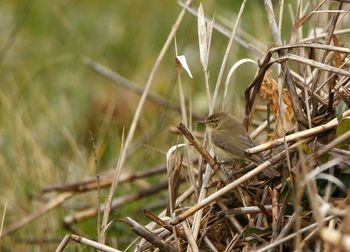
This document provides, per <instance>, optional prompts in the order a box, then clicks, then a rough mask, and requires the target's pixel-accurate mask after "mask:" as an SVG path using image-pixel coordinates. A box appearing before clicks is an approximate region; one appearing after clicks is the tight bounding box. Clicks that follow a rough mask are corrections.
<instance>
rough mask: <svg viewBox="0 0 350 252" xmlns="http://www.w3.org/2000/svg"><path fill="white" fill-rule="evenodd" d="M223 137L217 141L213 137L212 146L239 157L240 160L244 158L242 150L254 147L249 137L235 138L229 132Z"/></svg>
mask: <svg viewBox="0 0 350 252" xmlns="http://www.w3.org/2000/svg"><path fill="white" fill-rule="evenodd" d="M214 134H215V133H214ZM224 136H225V137H224V138H222V137H221V138H220V140H219V141H218V140H217V138H216V137H214V136H213V137H212V142H213V144H214V145H216V146H217V147H219V148H220V149H222V150H224V151H226V152H229V153H232V154H233V155H237V156H239V157H241V158H242V159H243V158H244V157H245V156H246V155H245V153H244V150H245V149H248V148H251V147H253V146H254V143H253V141H252V140H251V139H250V137H249V136H239V137H237V136H233V135H232V133H231V132H225V134H224ZM215 140H216V141H215Z"/></svg>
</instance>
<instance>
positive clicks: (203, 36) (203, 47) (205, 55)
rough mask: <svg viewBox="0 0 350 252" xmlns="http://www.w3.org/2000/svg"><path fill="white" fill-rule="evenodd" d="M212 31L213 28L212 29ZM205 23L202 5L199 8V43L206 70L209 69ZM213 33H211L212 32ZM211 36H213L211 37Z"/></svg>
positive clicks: (202, 61) (201, 58)
mask: <svg viewBox="0 0 350 252" xmlns="http://www.w3.org/2000/svg"><path fill="white" fill-rule="evenodd" d="M211 29H212V28H211ZM207 31H208V30H207V26H206V23H205V16H204V11H203V5H202V3H201V4H200V5H199V8H198V42H199V56H200V60H201V63H202V66H203V68H204V69H207V67H208V58H209V57H208V54H209V52H208V32H207ZM210 33H211V32H210ZM210 36H211V35H210Z"/></svg>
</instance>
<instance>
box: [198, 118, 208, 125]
mask: <svg viewBox="0 0 350 252" xmlns="http://www.w3.org/2000/svg"><path fill="white" fill-rule="evenodd" d="M198 123H201V124H207V123H208V120H207V118H205V119H203V120H200V121H198Z"/></svg>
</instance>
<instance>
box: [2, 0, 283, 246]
mask: <svg viewBox="0 0 350 252" xmlns="http://www.w3.org/2000/svg"><path fill="white" fill-rule="evenodd" d="M198 4H199V1H194V6H198ZM239 7H240V1H229V0H225V1H220V2H216V1H206V2H205V3H204V10H205V12H206V13H207V14H209V15H211V16H213V15H214V13H215V17H216V18H215V19H216V20H217V21H218V22H220V23H222V24H224V25H227V26H229V27H232V24H233V22H234V20H235V17H236V15H237V13H238V10H239ZM180 10H181V8H180V7H179V6H178V4H177V3H176V1H173V0H171V1H170V0H167V1H159V0H158V1H156V0H150V1H141V0H134V1H121V0H119V1H111V0H107V1H72V0H62V1H44V0H35V1H34V0H32V1H31V0H14V1H9V0H7V1H6V0H5V1H2V2H1V4H0V76H1V82H0V84H1V90H0V151H1V155H0V167H1V173H0V179H1V185H0V190H1V194H0V204H1V212H2V210H3V206H4V204H5V203H7V204H8V208H7V213H6V218H5V227H6V226H7V225H9V224H10V223H12V222H13V221H16V220H18V219H19V218H20V217H23V216H26V215H27V214H28V213H31V212H33V211H35V209H37V208H38V207H40V206H41V205H42V201H46V200H47V196H45V197H42V196H40V195H38V193H39V192H40V190H41V189H42V188H43V187H45V186H47V185H51V184H57V183H64V182H73V181H77V180H79V179H81V178H83V177H88V176H95V174H96V173H101V172H103V171H106V170H108V169H110V168H112V167H113V165H114V164H115V163H116V160H117V158H118V153H119V148H120V144H121V134H122V132H123V128H125V133H127V131H128V127H129V125H130V122H131V120H132V116H133V113H134V111H135V108H136V106H137V103H138V100H139V97H138V96H137V95H135V94H132V93H130V92H129V91H127V90H124V89H122V88H120V87H118V86H116V85H115V84H114V83H113V82H111V81H110V80H108V79H106V78H104V77H102V76H100V75H99V74H97V73H95V72H93V71H91V70H90V69H88V68H87V67H86V66H84V65H83V64H82V63H81V59H82V57H83V56H87V57H89V58H91V59H93V60H96V61H97V62H99V63H102V64H104V65H106V66H107V67H109V68H111V69H112V70H114V71H116V72H118V73H119V74H121V75H123V76H125V77H126V78H128V79H130V80H131V81H134V82H135V83H137V84H138V85H139V86H143V85H144V84H145V82H146V80H147V78H148V75H149V73H150V70H151V68H152V65H153V63H154V62H155V59H156V57H157V55H158V53H159V52H160V50H161V48H162V46H163V43H164V41H165V39H166V37H167V35H168V34H169V31H170V29H171V26H172V24H173V22H174V21H175V19H176V17H177V15H178V13H179V12H180ZM285 19H286V24H287V22H288V20H289V19H288V17H285ZM266 22H267V20H266V16H265V14H264V8H263V5H262V3H261V2H260V1H258V2H255V1H248V4H247V7H246V10H245V12H244V15H243V18H242V22H241V28H242V29H244V30H245V31H246V32H248V33H249V34H251V35H254V37H256V40H257V41H258V42H259V43H260V44H262V45H265V46H266V45H267V44H268V41H271V39H270V32H269V29H268V26H266ZM286 26H287V28H286V29H285V32H286V34H289V32H288V29H289V28H288V24H287V25H286ZM176 38H177V43H178V50H179V53H180V54H185V55H186V57H187V60H188V62H189V65H190V67H191V71H192V73H193V75H194V80H189V79H188V78H187V76H185V75H183V77H182V78H183V82H184V86H185V93H186V95H187V98H188V102H189V100H190V97H191V103H192V106H193V110H194V111H196V112H198V113H201V114H203V115H205V114H206V113H207V101H206V94H205V89H204V77H203V76H204V75H203V72H202V67H201V65H200V61H199V56H198V42H197V20H196V18H195V17H194V16H192V15H190V14H186V16H185V19H184V21H183V22H182V24H181V26H180V28H179V31H178V33H177V36H176ZM286 39H288V38H286ZM227 41H228V40H227V38H225V37H224V36H223V35H221V34H219V33H218V32H216V31H214V34H213V38H212V47H211V56H210V64H209V69H210V83H211V85H212V88H213V87H214V84H215V82H216V78H217V74H218V69H219V67H220V65H221V61H222V58H223V55H224V52H225V49H226V45H227ZM174 55H175V52H174V47H172V48H171V49H170V50H169V51H168V53H167V56H166V57H165V59H164V61H163V63H162V64H161V68H160V71H159V72H158V73H157V75H156V79H155V81H154V84H153V86H152V90H153V91H154V92H156V93H158V94H160V95H162V96H164V97H166V98H167V99H169V100H171V101H173V102H176V103H178V94H177V92H178V90H177V83H176V73H175V63H174ZM242 57H253V58H254V59H256V57H254V56H253V55H251V54H250V52H247V50H246V49H244V48H242V47H241V46H239V45H237V44H236V43H234V46H233V48H232V54H231V56H230V59H229V62H228V67H229V66H230V65H232V64H233V63H234V62H236V61H237V60H238V59H240V58H242ZM228 67H227V69H228ZM255 71H256V69H254V68H253V67H251V66H243V67H242V69H240V70H239V71H238V74H237V76H235V77H234V79H233V82H234V83H235V84H234V85H235V89H233V90H230V96H231V98H230V100H234V98H236V100H237V97H238V98H239V100H242V94H243V90H244V88H245V87H246V86H247V85H248V84H249V82H250V81H251V79H252V77H253V75H254V73H255ZM232 86H233V85H232ZM229 108H230V110H231V111H232V113H235V114H238V115H241V114H240V113H242V109H241V108H240V107H239V106H238V105H237V103H236V102H231V104H230V106H229ZM180 120H181V117H180V115H179V114H178V113H176V112H173V111H168V110H165V109H164V108H162V107H160V106H158V105H156V104H153V103H150V102H147V103H146V105H145V108H144V110H143V114H142V118H141V120H140V122H139V125H138V128H137V131H136V135H135V137H134V143H135V144H134V145H133V146H132V150H134V151H135V155H133V156H132V157H131V158H130V159H128V162H127V165H126V167H125V171H124V172H127V171H129V172H130V171H133V170H136V169H141V170H142V169H145V168H147V167H150V166H152V165H155V164H160V163H163V162H165V156H164V152H166V151H167V149H168V148H169V146H171V145H173V144H175V143H177V142H179V141H180V140H179V137H178V136H173V135H170V134H169V132H168V127H169V126H170V125H174V124H176V123H178V122H179V121H180ZM194 125H195V123H194ZM89 130H91V131H92V132H93V135H94V141H95V142H96V145H97V156H98V160H99V165H98V167H97V171H96V167H95V165H94V155H93V150H92V147H91V146H92V144H91V141H90V135H89ZM150 146H151V147H152V148H151V147H150ZM140 150H141V151H140ZM159 179H160V178H157V179H156V181H157V180H159ZM153 181H154V180H153ZM147 183H152V180H151V181H149V182H147ZM132 191H135V187H133V186H132V185H124V186H122V187H119V188H118V192H117V195H123V194H128V193H131V192H132ZM106 196H107V191H103V192H102V193H101V195H100V200H102V201H103V200H104V199H105V197H106ZM97 201H98V196H97V195H96V192H94V193H90V194H88V196H81V197H79V199H78V201H77V202H76V200H75V199H73V200H71V201H69V202H68V203H67V205H65V207H63V208H62V209H55V210H53V211H52V212H50V213H49V214H47V215H45V216H43V217H42V218H40V219H39V220H37V221H35V222H33V223H31V224H30V225H28V226H26V227H25V228H23V229H21V230H20V231H18V232H16V233H15V234H14V235H13V236H11V237H9V238H5V240H4V242H3V243H2V244H3V245H2V246H3V247H4V248H9V247H12V246H15V247H12V249H14V248H15V250H16V251H20V250H26V249H27V248H28V247H26V246H24V245H18V244H16V242H15V241H16V239H17V238H27V239H31V238H43V239H44V238H53V239H61V238H62V237H63V235H64V234H66V233H67V231H66V230H65V229H64V228H63V227H62V224H61V219H62V217H63V216H64V215H65V214H67V213H70V212H72V209H73V208H76V207H82V206H91V205H96V204H97ZM146 202H149V200H147V201H146V200H144V201H141V203H138V204H132V205H129V206H128V207H126V208H123V209H122V210H121V211H118V212H116V213H114V214H113V218H114V217H115V218H121V217H125V216H127V215H130V214H131V215H132V214H135V211H136V210H137V209H138V208H140V206H142V204H145V203H146ZM136 215H138V214H136ZM115 223H116V224H114V225H112V227H111V233H112V234H110V235H109V236H113V235H115V234H117V235H118V240H119V237H121V238H120V240H122V241H124V242H125V243H124V244H126V242H130V237H129V236H130V235H129V234H130V232H127V234H126V237H125V233H126V228H125V226H123V225H122V224H120V223H118V222H115ZM78 228H80V229H81V230H82V231H83V233H84V234H85V235H87V236H89V237H91V238H94V237H96V220H91V221H87V222H84V223H82V224H79V225H78ZM122 234H124V236H123V235H122ZM122 243H123V242H122ZM54 246H55V245H54ZM54 246H48V245H45V246H44V247H41V249H42V250H43V251H47V250H52V249H53V248H54ZM121 246H123V245H121Z"/></svg>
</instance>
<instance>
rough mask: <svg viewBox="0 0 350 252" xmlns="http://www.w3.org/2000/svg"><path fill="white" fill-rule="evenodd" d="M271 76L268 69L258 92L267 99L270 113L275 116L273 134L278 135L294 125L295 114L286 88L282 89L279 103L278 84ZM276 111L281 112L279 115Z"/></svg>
mask: <svg viewBox="0 0 350 252" xmlns="http://www.w3.org/2000/svg"><path fill="white" fill-rule="evenodd" d="M271 76H272V71H271V70H268V71H267V72H266V74H265V77H264V80H263V83H262V85H261V89H260V94H261V96H262V98H263V99H264V100H268V101H269V104H270V109H271V113H272V114H273V115H274V116H275V117H276V127H275V135H274V136H275V137H280V136H281V135H282V134H283V132H284V131H288V130H290V129H292V128H293V127H294V124H295V114H294V110H293V106H292V100H291V98H290V95H289V93H288V90H287V89H283V90H282V103H281V104H280V105H279V99H278V84H277V81H276V80H274V79H273V78H272V77H271ZM279 106H280V107H279ZM278 111H280V112H281V115H279V114H278ZM279 117H281V118H279Z"/></svg>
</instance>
